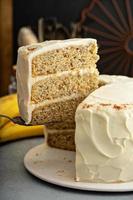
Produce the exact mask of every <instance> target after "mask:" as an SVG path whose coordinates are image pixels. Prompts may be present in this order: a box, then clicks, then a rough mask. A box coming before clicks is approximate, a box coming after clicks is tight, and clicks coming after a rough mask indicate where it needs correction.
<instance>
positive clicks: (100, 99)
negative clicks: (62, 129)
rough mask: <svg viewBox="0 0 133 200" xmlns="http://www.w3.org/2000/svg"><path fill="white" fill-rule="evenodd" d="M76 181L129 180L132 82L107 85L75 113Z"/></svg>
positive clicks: (132, 172)
mask: <svg viewBox="0 0 133 200" xmlns="http://www.w3.org/2000/svg"><path fill="white" fill-rule="evenodd" d="M75 144H76V180H77V181H88V182H106V183H112V182H113V183H114V182H126V181H131V180H133V170H132V169H133V81H120V82H114V83H112V84H107V85H105V86H102V87H100V88H99V89H97V90H95V91H94V92H93V93H91V94H90V95H89V96H88V97H87V98H86V99H85V100H84V101H83V102H82V103H81V104H80V105H79V106H78V108H77V111H76V133H75Z"/></svg>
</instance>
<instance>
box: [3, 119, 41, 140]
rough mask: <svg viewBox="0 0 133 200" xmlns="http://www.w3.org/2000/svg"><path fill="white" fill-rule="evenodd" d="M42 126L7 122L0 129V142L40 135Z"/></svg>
mask: <svg viewBox="0 0 133 200" xmlns="http://www.w3.org/2000/svg"><path fill="white" fill-rule="evenodd" d="M43 134H44V126H42V125H41V126H20V125H16V124H14V123H12V122H8V123H6V124H5V126H4V127H2V128H1V129H0V143H3V142H8V141H13V140H18V139H22V138H28V137H35V136H42V135H43Z"/></svg>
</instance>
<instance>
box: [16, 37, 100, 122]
mask: <svg viewBox="0 0 133 200" xmlns="http://www.w3.org/2000/svg"><path fill="white" fill-rule="evenodd" d="M98 59H99V56H98V55H97V42H96V40H95V39H69V40H60V41H46V42H43V43H39V44H34V45H29V46H24V47H20V48H19V50H18V59H17V94H18V104H19V110H20V114H21V117H22V118H23V120H24V121H25V122H26V123H27V124H29V123H32V124H44V123H47V122H55V121H60V122H61V121H65V120H68V119H69V120H70V121H74V116H75V111H76V108H77V106H78V104H79V103H80V102H81V101H82V100H83V99H84V98H85V97H86V96H88V94H90V93H91V92H92V91H94V90H95V89H96V88H97V87H98V82H99V80H98V70H97V68H96V62H97V61H98Z"/></svg>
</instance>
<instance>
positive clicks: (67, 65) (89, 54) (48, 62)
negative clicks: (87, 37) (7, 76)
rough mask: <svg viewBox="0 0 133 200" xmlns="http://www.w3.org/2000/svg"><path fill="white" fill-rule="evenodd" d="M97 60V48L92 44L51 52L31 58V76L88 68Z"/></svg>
mask: <svg viewBox="0 0 133 200" xmlns="http://www.w3.org/2000/svg"><path fill="white" fill-rule="evenodd" d="M98 59H99V56H98V55H97V46H96V44H94V43H92V44H86V46H83V45H82V44H80V45H76V47H75V46H69V47H66V48H65V47H64V48H61V49H56V50H51V51H49V52H46V53H44V54H40V55H37V56H35V57H34V58H33V60H32V76H33V77H34V76H38V75H47V74H55V73H58V72H63V71H70V70H74V69H81V68H90V67H91V66H93V65H94V64H95V63H96V62H97V60H98Z"/></svg>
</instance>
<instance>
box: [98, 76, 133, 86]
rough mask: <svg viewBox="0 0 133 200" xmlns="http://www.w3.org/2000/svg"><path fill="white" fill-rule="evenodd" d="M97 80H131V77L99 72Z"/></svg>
mask: <svg viewBox="0 0 133 200" xmlns="http://www.w3.org/2000/svg"><path fill="white" fill-rule="evenodd" d="M99 81H100V82H102V83H104V84H109V83H114V82H119V81H124V82H125V81H133V78H130V77H128V76H120V75H119V76H117V75H107V74H101V75H100V76H99Z"/></svg>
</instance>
